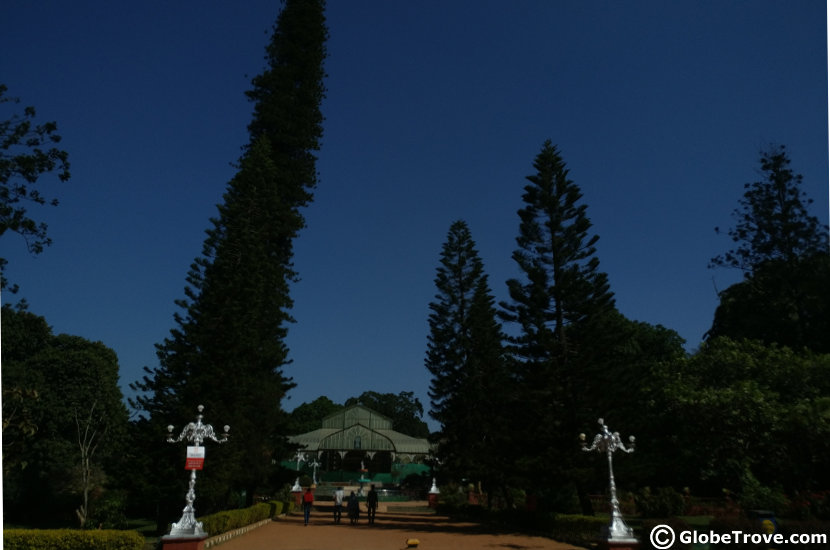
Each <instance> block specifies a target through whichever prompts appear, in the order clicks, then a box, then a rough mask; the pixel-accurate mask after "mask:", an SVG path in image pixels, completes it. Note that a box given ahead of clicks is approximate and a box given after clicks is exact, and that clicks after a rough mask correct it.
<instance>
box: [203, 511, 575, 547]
mask: <svg viewBox="0 0 830 550" xmlns="http://www.w3.org/2000/svg"><path fill="white" fill-rule="evenodd" d="M423 504H425V503H423ZM344 512H345V510H344ZM361 512H362V513H361V516H360V521H359V522H358V524H357V525H350V524H349V520H348V518H347V517H346V514H345V513H344V514H343V519H342V521H341V523H340V524H339V525H335V524H334V522H333V520H332V507H331V505H330V504H328V505H327V504H322V505H320V506H317V505H315V507H314V511H313V512H312V513H311V523H310V524H309V525H308V526H305V525H303V515H302V512H296V513H294V514H290V515H287V516H283V517H281V518H280V519H278V520H275V521H273V522H270V523H267V524H265V525H263V526H262V527H258V528H257V529H254V530H253V531H250V532H248V533H246V534H244V535H242V536H239V537H236V538H234V539H231V540H229V541H227V542H223V543H222V544H220V545H218V546H216V548H217V550H400V549H405V548H407V540H409V539H418V541H419V545H418V547H417V548H418V550H474V549H475V550H487V549H493V550H500V549H503V550H573V549H577V548H579V547H578V546H572V545H569V544H562V543H559V542H555V541H553V540H550V539H547V538H544V537H532V536H527V535H520V534H514V533H499V532H495V531H492V530H489V529H486V528H485V527H483V526H481V525H479V524H476V523H469V522H458V521H452V520H450V519H449V518H447V517H445V516H436V515H433V514H424V513H420V514H418V513H414V509H413V511H412V512H408V511H407V510H406V509H405V508H399V507H398V506H396V505H395V506H394V507H393V508H391V510H390V511H384V510H383V509H381V511H379V512H378V514H377V519H376V520H375V524H374V525H368V524H367V522H366V513H365V509H364V510H361Z"/></svg>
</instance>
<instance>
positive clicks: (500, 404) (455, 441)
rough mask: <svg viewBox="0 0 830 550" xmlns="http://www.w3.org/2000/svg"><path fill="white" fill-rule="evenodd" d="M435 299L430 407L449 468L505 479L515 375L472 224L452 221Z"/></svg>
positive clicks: (490, 480) (499, 483)
mask: <svg viewBox="0 0 830 550" xmlns="http://www.w3.org/2000/svg"><path fill="white" fill-rule="evenodd" d="M435 285H436V287H437V289H438V294H436V296H435V301H433V302H432V303H430V306H429V307H430V310H431V313H430V315H429V327H430V333H429V342H428V348H427V356H426V361H425V364H426V367H427V370H429V372H430V374H432V380H431V383H430V392H429V395H430V399H431V404H432V410H431V411H430V415H431V416H432V417H433V418H435V419H436V420H437V421H439V422H440V423H441V429H440V432H439V433H438V434H437V436H436V438H437V439H438V443H439V447H438V455H439V457H440V458H441V460H442V471H443V472H444V473H446V474H448V475H451V476H453V477H454V478H455V479H458V480H460V479H469V480H475V481H480V482H482V483H483V485H484V489H485V490H487V491H492V490H495V489H498V488H500V487H503V485H504V474H505V473H506V472H507V471H508V470H507V468H506V467H505V464H504V461H503V457H504V451H505V449H506V448H507V446H506V444H505V439H506V435H507V434H506V431H507V430H506V429H505V425H504V418H505V417H504V415H505V414H506V410H505V407H504V405H505V403H506V401H507V399H506V398H507V397H508V394H507V391H508V386H509V384H508V382H509V381H508V376H507V369H506V357H505V353H504V350H503V347H502V341H503V339H504V336H503V334H502V331H501V325H500V324H499V323H498V321H497V318H496V316H497V313H496V309H495V301H494V299H493V297H492V293H491V291H490V288H489V285H488V283H487V275H486V274H485V272H484V265H483V262H482V261H481V258H480V257H479V255H478V251H477V250H476V248H475V243H474V242H473V239H472V235H471V234H470V231H469V228H468V227H467V224H466V223H465V222H463V221H456V222H455V223H453V224H452V226H451V227H450V230H449V234H448V236H447V241H446V243H445V244H444V247H443V249H442V252H441V265H440V266H439V267H438V269H437V274H436V278H435Z"/></svg>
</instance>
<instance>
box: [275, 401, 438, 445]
mask: <svg viewBox="0 0 830 550" xmlns="http://www.w3.org/2000/svg"><path fill="white" fill-rule="evenodd" d="M288 440H289V441H290V442H292V443H296V444H298V445H300V446H301V447H302V448H303V450H307V451H328V450H331V451H357V450H361V451H367V452H376V451H389V452H392V453H396V454H402V455H425V454H428V453H429V442H428V441H427V440H426V439H421V438H417V437H411V436H408V435H405V434H402V433H400V432H396V431H395V430H393V429H392V421H391V420H390V419H389V418H387V417H385V416H383V415H382V414H379V413H377V412H375V411H373V410H371V409H367V408H366V407H364V406H362V405H353V406H351V407H348V408H346V409H343V410H341V411H338V412H336V413H334V414H332V415H329V416H327V417H326V418H324V419H323V426H322V427H321V428H319V429H317V430H314V431H311V432H307V433H304V434H300V435H295V436H291V437H289V438H288Z"/></svg>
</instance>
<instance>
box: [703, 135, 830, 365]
mask: <svg viewBox="0 0 830 550" xmlns="http://www.w3.org/2000/svg"><path fill="white" fill-rule="evenodd" d="M789 165H790V159H789V156H788V155H787V152H786V149H785V148H784V147H783V146H781V147H778V148H772V149H769V150H767V151H765V152H763V153H762V155H761V172H762V174H763V176H764V179H763V180H761V181H757V182H755V183H752V184H746V185H745V186H744V188H745V189H746V191H745V193H744V196H743V198H742V199H741V201H740V204H741V208H740V209H736V210H735V212H734V216H735V218H736V219H737V225H736V227H735V228H733V229H730V230H729V236H730V237H731V238H732V240H733V242H735V243H736V244H737V248H736V249H734V250H730V251H729V252H727V253H725V254H722V255H720V256H717V257H715V258H713V259H712V261H711V262H710V267H733V268H739V269H742V270H743V271H744V272H745V278H744V280H743V281H742V282H740V283H737V284H735V285H732V286H731V287H729V288H728V289H726V290H724V291H723V292H721V293H720V305H719V306H718V308H717V310H716V311H715V318H714V321H713V324H712V328H711V330H710V331H709V332H708V334H707V337H717V336H729V337H731V338H756V339H760V340H762V341H764V342H767V343H773V342H775V343H778V344H781V345H786V346H790V347H793V348H795V349H800V348H802V347H808V348H810V349H812V350H814V351H819V352H828V351H830V341H828V338H827V334H828V333H830V287H829V286H828V285H827V281H828V280H830V251H829V250H828V241H827V227H826V226H822V225H821V224H820V223H819V221H818V218H816V217H815V216H811V215H810V214H809V210H808V206H809V205H810V204H811V203H812V200H811V199H808V198H807V197H806V196H805V194H804V192H803V191H801V188H800V185H801V182H802V177H801V175H795V174H794V173H793V171H792V170H791V169H790V168H789Z"/></svg>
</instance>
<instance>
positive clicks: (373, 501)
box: [366, 485, 378, 525]
mask: <svg viewBox="0 0 830 550" xmlns="http://www.w3.org/2000/svg"><path fill="white" fill-rule="evenodd" d="M366 508H367V509H368V513H369V514H368V515H369V525H373V524H374V523H375V513H377V511H378V492H377V491H375V486H374V485H372V488H371V489H369V494H368V495H367V496H366Z"/></svg>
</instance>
